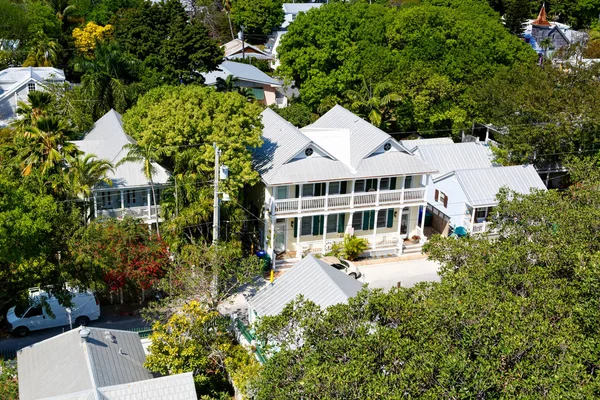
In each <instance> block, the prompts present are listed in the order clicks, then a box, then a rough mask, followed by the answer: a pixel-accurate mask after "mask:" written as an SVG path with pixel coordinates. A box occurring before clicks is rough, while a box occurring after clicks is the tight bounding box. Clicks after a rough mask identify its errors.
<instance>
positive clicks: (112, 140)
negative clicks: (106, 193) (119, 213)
mask: <svg viewBox="0 0 600 400" xmlns="http://www.w3.org/2000/svg"><path fill="white" fill-rule="evenodd" d="M73 143H74V144H75V145H76V146H77V147H78V148H79V149H80V150H81V151H83V152H84V153H85V154H94V155H95V156H96V157H98V158H99V159H105V160H108V161H110V162H111V163H112V164H113V165H116V164H117V163H118V162H119V161H121V160H122V159H123V158H124V157H125V156H126V155H127V150H124V149H123V146H125V145H127V144H131V143H136V141H135V140H134V139H133V138H132V137H131V136H129V135H127V134H126V133H125V130H124V129H123V122H122V121H121V114H119V113H118V112H116V111H115V110H110V111H109V112H107V113H106V114H104V115H103V116H102V118H100V119H99V120H98V121H96V123H95V124H94V127H93V128H92V130H90V131H89V132H88V133H87V134H86V135H85V138H84V139H83V140H76V141H73ZM153 165H154V167H155V168H156V172H155V173H154V174H153V176H152V180H153V181H154V182H155V183H159V184H160V183H167V181H168V180H169V173H168V172H167V170H165V169H164V168H163V167H161V166H160V165H159V164H156V163H153ZM108 178H110V179H111V180H112V182H113V185H112V187H117V188H118V187H136V186H148V185H149V184H150V183H149V181H148V178H146V176H145V175H144V173H143V164H142V162H127V163H124V164H122V165H119V166H118V167H115V169H114V172H110V173H108Z"/></svg>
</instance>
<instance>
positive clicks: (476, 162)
mask: <svg viewBox="0 0 600 400" xmlns="http://www.w3.org/2000/svg"><path fill="white" fill-rule="evenodd" d="M417 149H418V153H419V156H420V157H421V159H423V161H425V162H426V163H427V164H429V165H431V166H433V167H435V169H436V170H438V173H436V174H433V177H434V179H435V178H437V177H440V176H442V175H445V174H447V173H449V172H452V171H456V170H459V169H473V168H488V167H491V166H492V162H491V161H490V157H489V154H488V152H487V150H486V149H485V147H484V146H482V145H480V144H477V143H471V142H470V143H453V144H438V145H430V146H417Z"/></svg>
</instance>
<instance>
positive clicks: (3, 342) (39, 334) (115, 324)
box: [0, 309, 148, 351]
mask: <svg viewBox="0 0 600 400" xmlns="http://www.w3.org/2000/svg"><path fill="white" fill-rule="evenodd" d="M102 312H103V315H102V316H101V317H100V319H99V320H97V321H92V322H90V326H95V327H99V328H107V329H122V330H127V329H132V328H143V327H146V326H148V324H147V323H146V322H145V321H144V320H143V319H142V318H141V317H140V316H137V315H128V314H125V315H122V314H118V313H106V314H104V309H103V310H102ZM67 330H69V326H68V325H67V326H64V327H58V328H51V329H44V330H41V331H34V332H30V333H29V335H27V336H25V337H24V338H17V337H12V336H11V337H8V338H4V339H0V351H2V350H9V349H21V348H23V347H26V346H30V345H32V344H34V343H37V342H41V341H42V340H45V339H48V338H51V337H53V336H56V335H59V334H61V333H63V332H65V331H67Z"/></svg>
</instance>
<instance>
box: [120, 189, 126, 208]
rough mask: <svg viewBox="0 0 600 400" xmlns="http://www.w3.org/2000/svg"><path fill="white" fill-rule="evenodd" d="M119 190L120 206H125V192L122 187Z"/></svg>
mask: <svg viewBox="0 0 600 400" xmlns="http://www.w3.org/2000/svg"><path fill="white" fill-rule="evenodd" d="M120 192H121V208H122V209H123V208H125V192H124V190H123V189H121V190H120Z"/></svg>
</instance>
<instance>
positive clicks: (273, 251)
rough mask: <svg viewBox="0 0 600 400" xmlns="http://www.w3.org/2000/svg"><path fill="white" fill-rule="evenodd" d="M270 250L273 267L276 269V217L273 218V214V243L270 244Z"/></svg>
mask: <svg viewBox="0 0 600 400" xmlns="http://www.w3.org/2000/svg"><path fill="white" fill-rule="evenodd" d="M270 248H271V249H270V250H271V261H272V264H271V268H272V269H275V218H273V216H271V244H270Z"/></svg>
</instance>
